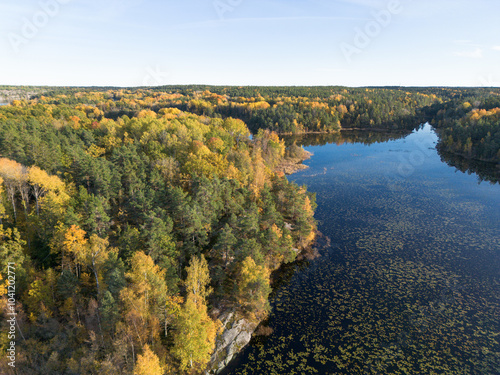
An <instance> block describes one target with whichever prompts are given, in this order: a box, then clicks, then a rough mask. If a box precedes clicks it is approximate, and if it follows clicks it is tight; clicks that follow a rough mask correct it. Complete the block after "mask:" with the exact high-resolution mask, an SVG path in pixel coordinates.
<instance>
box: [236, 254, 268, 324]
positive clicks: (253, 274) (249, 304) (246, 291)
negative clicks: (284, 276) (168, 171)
mask: <svg viewBox="0 0 500 375" xmlns="http://www.w3.org/2000/svg"><path fill="white" fill-rule="evenodd" d="M237 283H238V301H239V302H240V304H241V306H243V308H244V309H245V310H246V311H247V312H248V313H249V314H250V315H251V316H255V317H257V318H258V319H259V318H262V317H264V316H265V315H266V314H267V313H268V311H269V302H268V296H269V293H271V287H270V282H269V271H268V270H267V269H266V268H265V267H264V266H258V265H256V264H255V262H254V260H253V259H252V258H251V257H247V258H246V259H245V260H244V261H243V263H242V264H241V268H240V272H239V274H238V278H237Z"/></svg>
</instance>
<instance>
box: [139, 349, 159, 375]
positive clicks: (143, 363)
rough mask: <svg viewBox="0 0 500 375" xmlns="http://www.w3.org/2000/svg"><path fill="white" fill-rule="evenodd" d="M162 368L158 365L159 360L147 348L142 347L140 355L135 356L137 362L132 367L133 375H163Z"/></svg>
mask: <svg viewBox="0 0 500 375" xmlns="http://www.w3.org/2000/svg"><path fill="white" fill-rule="evenodd" d="M163 372H164V367H163V366H161V365H160V359H159V358H158V356H157V355H156V354H155V353H154V352H153V351H152V350H151V349H150V348H149V345H148V344H146V345H144V349H143V351H142V354H139V355H138V356H137V362H136V364H135V367H134V375H163Z"/></svg>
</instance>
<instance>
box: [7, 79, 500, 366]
mask: <svg viewBox="0 0 500 375" xmlns="http://www.w3.org/2000/svg"><path fill="white" fill-rule="evenodd" d="M0 89H1V92H2V95H3V96H4V97H5V98H6V99H7V101H8V102H9V104H8V105H3V106H0V267H1V270H0V275H1V276H0V277H2V279H0V289H1V291H2V293H1V295H3V296H4V297H2V299H1V300H0V314H2V315H3V316H2V319H1V326H0V330H1V339H0V347H1V348H2V350H3V351H4V352H5V351H7V349H8V348H9V345H10V340H8V332H9V329H10V327H9V324H8V322H7V317H8V312H9V308H10V306H11V304H10V302H9V298H10V294H8V293H7V291H9V292H10V290H9V289H8V287H9V285H10V284H9V282H10V279H7V275H8V274H9V271H10V268H9V266H10V265H11V264H15V267H14V268H15V294H12V298H14V299H15V310H16V313H17V316H16V324H17V328H18V332H19V337H16V343H17V362H16V365H17V368H19V369H22V370H19V371H21V373H23V374H51V373H58V374H94V373H97V372H99V373H102V374H116V373H123V374H138V375H139V374H153V375H156V374H198V373H202V372H203V370H204V369H205V368H206V366H207V363H208V362H209V360H210V356H211V353H212V352H213V350H214V345H215V340H216V337H217V335H218V334H219V333H220V332H221V330H222V329H223V327H221V323H220V320H219V317H220V314H221V313H222V312H224V311H229V310H231V311H236V312H237V313H238V314H239V315H240V316H244V317H246V318H247V319H249V320H252V321H255V322H259V321H261V320H263V319H264V318H265V317H266V315H267V313H268V311H269V302H268V296H269V294H270V292H271V279H272V272H273V271H275V270H277V269H278V268H280V266H281V265H282V264H284V263H291V262H293V261H294V260H295V259H296V258H297V256H298V254H299V253H300V252H301V251H303V250H304V249H307V248H308V247H310V246H311V244H312V243H313V242H314V239H315V235H316V222H315V220H314V211H315V208H316V202H315V195H314V194H311V193H309V192H307V189H306V187H304V186H297V185H296V184H294V183H290V182H289V181H288V179H287V177H286V176H285V174H284V173H283V172H282V170H283V169H282V168H281V166H282V165H283V163H286V162H287V160H288V161H289V160H294V161H297V160H300V159H301V158H303V157H304V155H303V150H302V149H301V148H300V147H298V146H297V143H299V144H300V142H301V135H303V134H305V133H315V134H314V136H315V137H316V138H317V141H319V142H345V141H346V139H345V138H342V137H340V136H339V135H338V134H339V131H340V130H351V131H353V132H351V136H350V137H349V139H352V141H355V140H356V133H355V131H360V130H362V131H369V132H370V133H371V134H373V137H372V138H373V142H379V141H384V140H387V139H391V137H392V136H391V135H390V134H389V135H387V134H384V133H383V132H382V131H387V130H390V131H394V132H397V133H398V134H405V133H408V132H411V131H412V130H413V129H415V128H416V127H418V126H420V124H422V123H424V122H426V121H429V122H430V123H431V124H432V125H433V126H435V128H436V129H437V131H438V134H439V136H440V143H439V145H438V147H439V150H440V152H442V153H451V154H455V155H457V156H460V157H463V158H466V159H470V160H474V159H477V160H483V161H489V162H492V165H494V163H499V162H500V125H499V123H500V118H499V116H500V90H499V89H486V88H484V89H464V88H400V87H385V88H371V87H367V88H346V87H216V86H201V85H191V86H163V87H155V88H130V89H124V88H111V87H110V88H69V87H68V88H64V87H59V88H33V87H29V88H12V87H0ZM9 92H12V93H13V95H12V96H10V97H9ZM25 96H29V99H25ZM285 134H292V135H294V138H289V141H288V142H287V143H285V141H284V140H283V139H282V138H280V136H281V135H285ZM347 141H349V140H347ZM461 165H463V163H462V164H461ZM493 169H495V167H493ZM497 170H498V168H497ZM0 368H1V369H2V372H3V373H9V371H10V370H11V369H10V368H9V365H8V359H7V358H5V357H2V359H1V360H0Z"/></svg>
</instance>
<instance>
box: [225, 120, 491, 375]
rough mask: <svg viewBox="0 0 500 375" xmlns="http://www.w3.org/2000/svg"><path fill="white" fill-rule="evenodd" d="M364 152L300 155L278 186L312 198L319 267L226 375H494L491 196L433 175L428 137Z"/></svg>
mask: <svg viewBox="0 0 500 375" xmlns="http://www.w3.org/2000/svg"><path fill="white" fill-rule="evenodd" d="M353 139H354V140H355V141H356V142H354V141H353ZM371 141H373V139H372V140H370V139H365V140H363V136H359V135H357V136H356V137H351V138H350V137H348V136H347V137H345V139H341V140H337V141H336V142H337V143H333V144H325V145H321V146H307V147H306V149H307V150H308V151H310V152H312V153H313V154H314V155H313V157H312V158H311V159H310V160H308V161H306V163H305V164H308V165H309V167H310V168H309V169H307V170H305V171H302V172H299V173H297V174H295V175H293V176H290V179H291V180H294V181H295V182H297V183H298V184H305V185H307V186H308V190H309V191H312V192H315V193H316V194H317V203H318V209H317V210H316V218H317V220H318V221H319V230H320V231H321V232H322V234H323V236H324V237H323V238H321V239H320V241H319V245H318V251H319V253H320V257H319V258H317V259H315V260H312V261H310V262H306V261H303V262H298V263H296V264H294V265H292V266H289V267H288V271H286V272H287V273H286V275H287V277H284V278H285V280H284V281H282V282H281V284H280V285H279V286H277V287H276V289H275V291H274V292H273V294H272V296H271V304H272V307H273V309H272V312H271V315H270V318H269V322H268V323H267V324H268V325H269V326H270V327H271V328H272V329H273V333H272V334H271V335H270V336H269V337H259V338H256V339H254V340H253V341H252V343H251V345H250V346H248V347H247V348H246V349H245V350H244V351H243V352H242V353H241V354H240V355H239V356H238V357H237V358H236V359H235V360H234V361H233V362H232V363H231V365H230V366H229V367H228V369H227V370H226V371H225V373H226V374H314V373H316V374H495V375H497V374H500V344H499V341H500V335H499V332H500V210H499V208H500V185H499V184H493V183H490V182H487V181H483V182H480V181H481V178H480V177H478V175H476V174H475V173H470V172H469V173H463V172H460V171H458V170H457V169H456V168H455V167H451V166H449V165H448V164H447V163H445V162H443V161H442V157H440V155H439V154H438V152H437V151H436V149H435V145H436V143H437V136H436V134H435V133H434V132H433V130H432V128H431V127H430V126H425V127H424V128H423V129H421V130H419V131H415V132H414V133H412V134H410V135H408V136H405V137H404V138H401V139H391V140H388V141H381V142H376V143H371ZM352 142H354V143H352ZM360 142H363V143H360ZM305 143H306V144H307V142H305ZM309 143H310V142H309ZM313 143H314V142H313ZM450 164H453V163H451V162H450ZM489 168H490V170H489V172H491V171H492V170H493V172H491V173H493V174H495V173H496V172H495V166H489ZM473 170H474V169H473ZM491 173H490V174H488V173H486V175H487V176H488V175H491ZM482 178H484V177H482ZM493 180H494V179H493Z"/></svg>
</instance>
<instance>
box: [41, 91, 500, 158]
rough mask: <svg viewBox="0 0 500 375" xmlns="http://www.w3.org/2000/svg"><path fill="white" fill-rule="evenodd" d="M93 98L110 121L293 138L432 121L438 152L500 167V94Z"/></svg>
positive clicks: (67, 100)
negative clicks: (199, 120) (181, 114)
mask: <svg viewBox="0 0 500 375" xmlns="http://www.w3.org/2000/svg"><path fill="white" fill-rule="evenodd" d="M73 91H74V89H70V88H61V89H57V90H55V91H53V92H52V94H51V100H52V103H53V104H63V103H64V104H70V105H76V104H77V102H78V98H77V97H75V96H74V95H72V94H71V93H72V92H73ZM87 91H88V93H87V98H88V99H87V100H88V103H87V104H90V105H93V106H98V105H99V106H101V107H99V109H100V110H101V111H102V112H103V115H104V116H105V117H107V118H113V119H117V118H119V117H121V116H123V115H127V116H129V117H130V116H134V115H135V114H136V113H137V112H138V111H140V110H143V109H148V110H151V111H154V112H155V113H158V112H159V111H161V110H162V109H166V108H177V109H180V110H182V111H185V112H190V113H195V114H197V115H199V116H208V117H211V118H229V117H232V118H237V119H241V120H242V121H244V122H245V123H246V124H247V125H248V127H249V129H250V131H252V132H253V133H256V132H257V131H258V130H259V129H268V130H272V131H276V132H278V133H288V134H303V133H312V132H321V133H328V132H332V133H334V132H337V131H338V130H341V129H353V128H354V129H363V130H413V129H415V128H417V127H418V126H419V125H420V124H421V123H423V122H425V121H429V122H431V123H432V124H433V125H434V126H436V127H437V128H439V129H442V130H443V131H442V133H441V142H440V146H439V147H440V149H442V150H445V151H448V152H455V153H459V154H461V155H463V156H465V157H468V158H476V159H482V160H489V161H497V162H498V161H500V157H499V156H498V155H497V153H498V149H499V142H498V126H497V125H498V116H497V113H496V112H495V111H496V108H499V107H500V104H499V99H498V98H499V95H500V90H499V89H490V88H402V87H386V88H372V87H367V88H346V87H329V86H328V87H222V86H204V85H190V86H164V87H159V88H150V89H148V88H143V89H131V90H110V89H107V88H103V89H100V90H90V89H88V90H87ZM39 99H41V100H42V99H43V96H41V95H39ZM473 111H475V112H473Z"/></svg>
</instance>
